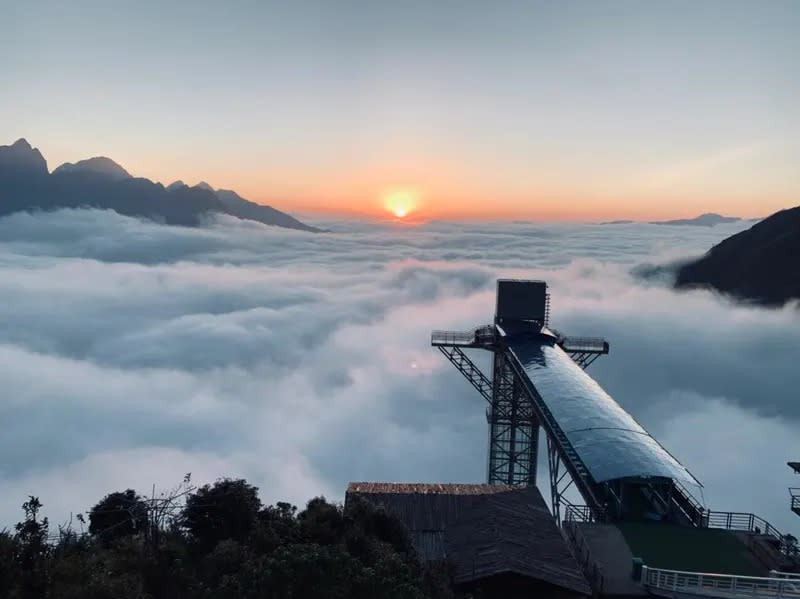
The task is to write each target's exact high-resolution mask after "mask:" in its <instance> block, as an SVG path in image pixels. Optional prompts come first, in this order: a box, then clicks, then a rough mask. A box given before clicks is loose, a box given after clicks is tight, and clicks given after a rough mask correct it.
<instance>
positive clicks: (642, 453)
mask: <svg viewBox="0 0 800 599" xmlns="http://www.w3.org/2000/svg"><path fill="white" fill-rule="evenodd" d="M506 341H507V344H508V347H509V349H510V351H511V354H512V355H513V356H514V358H515V359H516V360H517V361H518V362H519V364H520V366H521V367H522V370H523V371H524V372H525V374H526V375H527V377H528V379H529V381H530V383H531V386H532V387H533V388H534V389H535V390H536V391H537V392H538V395H539V397H540V398H541V401H542V402H543V403H544V405H545V406H546V407H547V409H548V410H549V411H550V413H551V414H552V415H553V417H554V418H555V420H556V422H557V423H558V424H559V426H560V427H561V430H562V431H563V432H564V434H565V435H566V437H567V440H568V441H569V442H570V444H571V445H572V446H573V448H574V449H575V451H576V452H577V454H578V456H579V457H580V458H581V461H583V463H584V465H585V466H586V468H587V470H588V471H589V474H590V475H591V477H592V478H593V479H594V481H595V482H597V483H601V482H605V481H609V480H614V479H619V478H632V477H636V478H639V477H643V478H644V477H664V478H672V479H675V480H678V481H682V482H685V483H689V484H691V485H697V486H702V485H700V483H699V482H698V481H697V479H695V477H694V476H692V474H691V473H690V472H689V471H688V470H687V469H686V468H685V467H684V466H683V465H682V464H680V462H678V461H677V460H676V459H675V458H674V457H672V455H670V454H669V453H668V452H667V451H666V450H665V449H664V448H663V447H662V446H661V445H660V444H659V443H658V441H656V440H655V439H654V438H653V437H652V436H651V435H650V433H648V432H647V431H646V430H645V429H644V428H642V426H641V425H639V423H638V422H636V420H634V419H633V417H632V416H631V415H630V414H628V412H626V411H625V410H624V409H623V408H622V407H621V406H620V405H619V404H618V403H617V402H616V401H614V399H613V398H612V397H611V396H610V395H609V394H608V393H606V392H605V391H604V390H603V388H602V387H600V385H598V384H597V382H596V381H595V380H594V379H592V378H591V377H590V376H589V375H588V374H586V373H585V372H584V371H583V369H582V368H581V367H580V366H578V365H577V364H576V363H575V362H574V361H573V360H572V358H570V357H569V355H567V353H565V352H564V350H563V349H561V348H560V347H558V346H557V345H551V344H550V343H548V342H547V341H546V340H544V339H542V338H538V339H536V338H533V339H531V338H526V337H525V336H520V337H517V338H514V337H511V338H507V339H506Z"/></svg>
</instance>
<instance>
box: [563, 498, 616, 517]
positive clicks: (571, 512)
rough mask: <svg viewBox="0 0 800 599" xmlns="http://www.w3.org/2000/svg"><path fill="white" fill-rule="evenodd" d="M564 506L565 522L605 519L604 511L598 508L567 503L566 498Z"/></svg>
mask: <svg viewBox="0 0 800 599" xmlns="http://www.w3.org/2000/svg"><path fill="white" fill-rule="evenodd" d="M562 501H563V502H564V503H565V508H564V520H565V521H567V522H603V521H605V519H606V518H605V512H604V511H602V510H600V509H599V508H594V509H593V508H591V507H590V506H588V505H575V504H574V503H567V502H566V500H563V499H562Z"/></svg>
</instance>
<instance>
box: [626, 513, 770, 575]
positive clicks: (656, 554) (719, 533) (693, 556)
mask: <svg viewBox="0 0 800 599" xmlns="http://www.w3.org/2000/svg"><path fill="white" fill-rule="evenodd" d="M618 527H619V530H620V531H621V532H622V535H623V536H624V537H625V541H626V542H627V543H628V547H630V550H631V553H632V554H633V556H634V557H640V558H642V560H643V561H644V564H645V565H646V566H649V567H651V568H664V569H669V570H684V571H688V572H717V573H720V574H738V575H740V576H765V575H766V572H765V571H764V569H763V568H761V567H759V565H758V561H757V560H756V559H755V556H753V555H752V553H751V552H750V550H749V549H748V548H747V546H746V545H745V544H744V543H743V542H742V541H741V540H740V539H739V538H738V537H737V536H736V535H735V534H734V533H732V532H730V531H727V530H718V529H710V528H690V527H686V526H676V525H671V524H663V523H651V522H623V523H620V524H619V525H618Z"/></svg>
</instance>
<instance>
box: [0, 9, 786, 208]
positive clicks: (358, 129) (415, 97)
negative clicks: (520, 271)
mask: <svg viewBox="0 0 800 599" xmlns="http://www.w3.org/2000/svg"><path fill="white" fill-rule="evenodd" d="M0 11H1V12H0V55H2V56H3V57H4V58H3V60H2V61H0V81H2V82H3V83H2V85H3V90H2V93H1V94H0V114H2V118H0V143H11V142H13V141H14V140H15V139H17V138H19V137H25V138H27V139H28V140H29V141H30V142H31V143H32V144H33V145H35V146H37V147H39V148H40V149H41V150H42V152H43V153H44V155H45V157H46V158H47V159H48V161H49V163H50V167H51V168H54V167H55V166H57V165H58V164H60V163H62V162H66V161H70V162H74V161H76V160H79V159H82V158H87V157H90V156H96V155H106V156H109V157H111V158H113V159H114V160H116V161H117V162H119V163H120V164H122V165H123V166H124V167H125V168H127V169H128V170H129V171H130V172H132V173H133V174H135V175H137V176H144V177H148V178H151V179H154V180H158V181H162V182H164V183H169V182H171V181H174V180H176V179H181V180H184V181H186V182H187V183H190V184H194V183H196V182H198V181H200V180H205V181H207V182H209V183H210V184H212V185H213V186H214V187H216V188H231V189H235V190H237V191H239V192H240V193H241V194H242V195H244V196H245V197H247V198H249V199H252V200H255V201H258V202H261V203H269V204H272V205H274V206H276V207H278V208H281V209H284V210H287V211H290V212H298V211H301V212H342V213H350V214H361V215H368V216H375V215H379V214H382V213H384V212H385V211H386V208H387V202H388V203H389V204H391V201H388V200H387V196H392V194H401V195H402V196H403V197H406V198H411V199H410V200H408V201H407V202H406V203H407V204H408V206H407V207H408V208H409V209H410V211H412V212H416V213H417V216H418V217H420V218H423V219H428V218H461V219H476V218H477V219H489V218H491V219H501V218H502V219H515V218H531V219H536V220H542V221H547V220H567V221H576V220H597V219H600V220H604V219H622V218H632V219H658V218H673V217H688V216H694V215H696V214H699V213H701V212H706V211H714V212H720V213H723V214H731V215H737V216H744V217H763V216H765V215H767V214H770V213H772V212H774V211H776V210H778V209H781V208H785V207H789V206H793V205H796V204H797V203H798V198H800V170H798V169H797V164H798V162H799V161H800V141H799V140H800V111H798V110H797V98H798V97H800V69H797V57H798V56H800V36H798V35H797V31H798V30H800V5H798V3H797V2H794V1H792V0H771V1H770V2H755V1H753V2H740V1H736V0H725V1H715V0H707V1H702V2H697V1H695V0H692V1H689V0H686V1H681V0H676V1H669V2H660V3H655V2H638V1H633V0H632V1H608V2H589V1H585V2H576V1H571V0H565V1H559V2H502V1H500V2H485V1H480V2H479V1H471V0H464V1H459V2H455V1H449V0H442V1H440V2H417V1H407V2H361V1H346V0H342V1H339V2H291V3H286V2H255V1H231V2H219V1H213V2H212V1H209V0H193V1H192V2H169V3H165V2H154V1H149V0H143V1H141V2H135V3H132V2H119V1H110V2H109V1H107V0H76V1H75V2H69V3H64V2H54V1H53V2H48V1H41V2H20V1H14V0H6V1H4V2H2V4H0ZM395 197H397V196H395Z"/></svg>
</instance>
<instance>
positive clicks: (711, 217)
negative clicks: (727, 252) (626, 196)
mask: <svg viewBox="0 0 800 599" xmlns="http://www.w3.org/2000/svg"><path fill="white" fill-rule="evenodd" d="M740 220H742V219H741V218H739V217H738V216H722V215H721V214H715V213H714V212H706V213H705V214H701V215H700V216H695V217H694V218H678V219H675V220H654V221H650V222H649V223H642V224H648V225H686V226H690V227H713V226H714V225H719V224H723V223H735V222H739V221H740ZM598 224H600V225H633V224H636V221H635V220H611V221H606V222H602V223H598Z"/></svg>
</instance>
